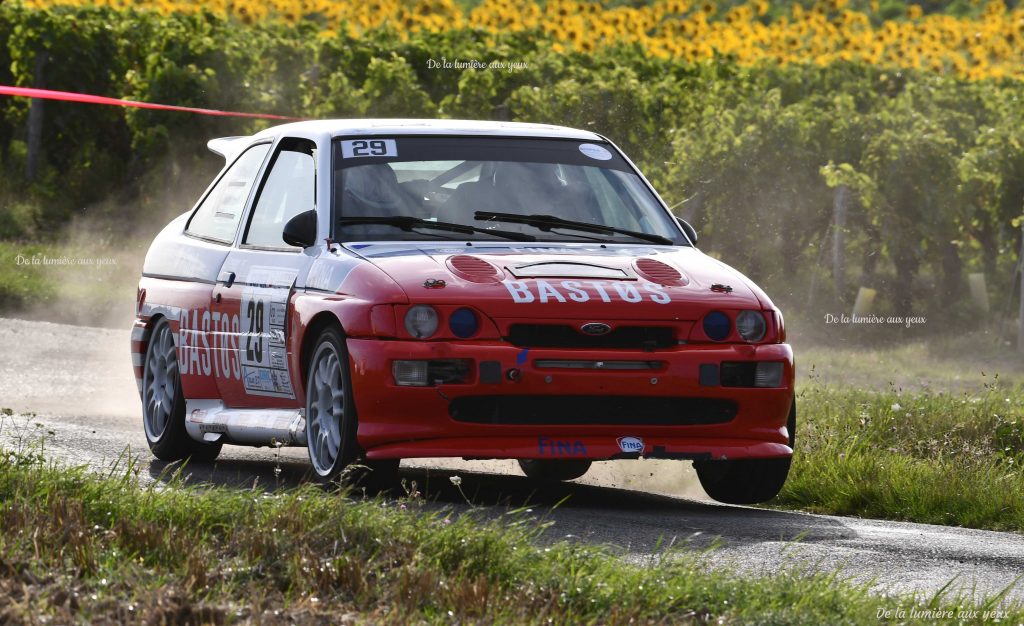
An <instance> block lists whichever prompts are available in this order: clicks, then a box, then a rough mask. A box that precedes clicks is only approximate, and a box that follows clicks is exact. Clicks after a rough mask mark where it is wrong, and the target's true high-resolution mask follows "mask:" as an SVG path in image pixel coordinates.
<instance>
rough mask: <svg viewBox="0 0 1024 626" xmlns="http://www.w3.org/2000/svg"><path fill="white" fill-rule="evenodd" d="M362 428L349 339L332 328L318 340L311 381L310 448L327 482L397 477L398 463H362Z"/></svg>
mask: <svg viewBox="0 0 1024 626" xmlns="http://www.w3.org/2000/svg"><path fill="white" fill-rule="evenodd" d="M357 424H358V420H357V418H356V407H355V400H354V399H353V394H352V378H351V376H350V374H349V370H348V350H346V349H345V339H344V337H343V336H342V334H341V330H340V329H338V328H336V327H330V328H327V329H325V330H324V331H323V332H322V333H321V334H320V337H319V338H318V339H317V342H316V346H315V347H314V348H313V356H312V357H311V358H310V360H309V367H308V374H307V377H306V448H307V450H308V451H309V460H310V462H312V464H313V469H314V471H316V474H317V477H318V478H319V479H320V481H321V482H324V483H329V482H332V481H334V480H335V479H338V478H339V477H341V476H344V479H345V481H346V482H349V483H351V484H362V485H366V486H370V485H373V486H384V485H386V484H387V483H388V481H389V480H390V479H391V478H392V477H393V476H394V475H395V474H397V472H398V463H399V462H398V460H397V459H388V460H382V461H365V460H363V461H359V459H360V457H361V456H362V453H363V451H362V449H361V448H360V447H359V444H358V443H357V441H356V426H357ZM357 461H359V462H358V463H357ZM346 468H350V469H349V471H346Z"/></svg>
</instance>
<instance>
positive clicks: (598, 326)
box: [580, 322, 612, 336]
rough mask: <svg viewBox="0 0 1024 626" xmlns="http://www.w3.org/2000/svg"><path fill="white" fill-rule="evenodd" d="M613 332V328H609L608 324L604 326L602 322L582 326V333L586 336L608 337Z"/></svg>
mask: <svg viewBox="0 0 1024 626" xmlns="http://www.w3.org/2000/svg"><path fill="white" fill-rule="evenodd" d="M611 330H612V327H611V326H609V325H608V324H604V323H602V322H590V323H588V324H584V325H583V326H580V332H582V333H583V334H584V335H593V336H597V335H607V334H608V333H609V332H611Z"/></svg>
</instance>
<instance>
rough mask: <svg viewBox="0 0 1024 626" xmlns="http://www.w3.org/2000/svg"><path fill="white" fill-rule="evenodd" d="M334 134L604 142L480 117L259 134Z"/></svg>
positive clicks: (305, 125) (336, 124)
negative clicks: (523, 138) (492, 137)
mask: <svg viewBox="0 0 1024 626" xmlns="http://www.w3.org/2000/svg"><path fill="white" fill-rule="evenodd" d="M290 134H299V135H305V136H310V135H320V136H323V135H330V136H331V137H342V136H346V137H347V136H353V135H386V134H395V135H488V136H499V137H548V138H555V139H580V140H584V141H601V140H602V137H601V136H600V135H598V134H597V133H592V132H590V131H586V130H578V129H575V128H567V127H565V126H552V125H550V124H526V123H522V122H486V121H479V120H414V119H366V120H310V121H306V122H293V123H291V124H282V125H280V126H274V127H272V128H268V129H266V130H264V131H262V132H260V133H258V134H257V135H255V136H256V137H278V136H280V135H290Z"/></svg>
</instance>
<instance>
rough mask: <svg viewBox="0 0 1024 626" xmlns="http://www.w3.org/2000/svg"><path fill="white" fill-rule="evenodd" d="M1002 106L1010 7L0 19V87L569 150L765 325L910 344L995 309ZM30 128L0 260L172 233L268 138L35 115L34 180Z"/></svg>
mask: <svg viewBox="0 0 1024 626" xmlns="http://www.w3.org/2000/svg"><path fill="white" fill-rule="evenodd" d="M1022 81H1024V8H1018V7H1008V6H1007V5H1005V4H1004V3H1003V2H1001V1H999V0H995V1H992V2H988V3H975V2H971V0H960V2H955V1H954V2H952V3H950V2H946V3H943V2H933V3H931V4H929V3H922V4H903V3H902V2H898V1H897V0H883V1H882V4H881V5H879V3H878V2H874V1H873V0H872V1H863V2H862V1H859V0H854V1H853V2H850V3H848V2H847V1H846V0H827V1H825V2H814V3H811V2H791V3H768V2H765V1H763V0H755V1H753V2H725V3H721V4H715V3H712V2H699V3H691V2H688V1H687V0H657V1H655V2H646V3H635V2H634V3H616V2H604V3H599V2H590V1H586V0H547V1H537V2H513V1H511V0H482V1H480V2H469V1H467V2H453V1H452V0H416V1H408V2H402V1H398V0H366V1H365V2H360V3H338V2H331V1H329V0H268V1H265V2H261V1H258V0H213V1H211V2H203V3H200V2H192V1H189V0H100V1H97V2H80V1H78V0H21V1H15V2H10V1H9V0H8V1H7V2H3V3H2V4H0V84H5V85H18V86H29V87H45V88H48V89H61V90H68V91H77V92H84V93H91V94H98V95H106V96H114V97H124V98H130V99H133V100H142V101H150V102H160V103H167V104H179V105H186V106H198V107H206V108H215V109H226V110H235V111H259V112H268V113H280V114H285V115H292V116H297V117H368V116H373V117H451V118H472V119H504V120H517V121H534V122H548V123H556V124H565V125H569V126H575V127H580V128H587V129H593V130H596V131H597V132H600V133H602V134H604V135H606V136H608V137H609V138H610V139H612V140H613V141H615V142H616V143H617V144H618V145H619V146H620V147H622V148H623V149H624V150H625V151H626V152H627V154H629V155H630V156H631V157H632V158H633V160H634V161H636V162H637V163H638V165H640V166H641V168H642V169H643V170H644V172H645V173H646V174H647V175H648V177H649V178H650V179H651V180H652V182H653V183H654V185H655V186H656V187H657V188H658V189H659V191H660V192H661V194H662V195H663V197H664V198H665V200H666V201H667V202H668V203H669V204H670V205H671V206H673V207H674V210H675V211H676V212H677V214H679V215H681V216H684V217H686V218H687V219H689V220H691V221H692V222H693V223H694V225H695V226H696V227H697V229H698V230H699V231H700V232H701V237H702V240H701V245H702V247H703V248H704V249H705V251H708V252H709V253H711V254H715V255H718V256H721V257H722V258H723V259H725V260H727V262H729V263H730V264H732V265H735V266H736V267H737V268H738V269H740V270H741V271H744V272H745V273H747V274H748V275H750V276H751V277H752V278H754V279H755V280H757V281H759V282H760V283H762V284H763V285H764V286H765V287H766V288H767V289H768V291H769V292H771V293H773V294H777V296H776V297H777V299H778V300H779V301H780V303H781V304H783V305H786V304H787V303H788V302H793V303H795V304H796V305H797V307H804V308H807V307H808V306H810V305H809V303H817V304H815V306H816V307H817V308H816V309H815V310H818V309H821V310H824V309H826V308H827V307H830V306H835V305H837V304H842V305H844V306H848V305H849V304H850V303H851V302H852V299H853V297H854V295H855V294H856V291H857V288H858V287H860V286H868V287H873V288H876V289H877V290H878V291H879V301H878V305H879V307H881V309H883V310H891V311H896V312H901V313H903V314H909V313H915V314H919V315H929V316H931V317H932V318H933V319H940V318H948V319H957V320H966V321H970V320H976V319H979V316H978V315H977V313H978V312H977V311H976V310H974V309H972V308H971V304H970V303H969V302H967V301H965V299H964V298H963V297H962V296H961V295H960V294H963V293H966V292H967V287H966V284H967V275H968V274H969V273H975V272H984V274H985V275H986V279H987V281H988V283H989V286H990V289H991V290H992V291H993V293H1002V294H1005V298H1004V297H1003V296H999V297H998V298H994V300H993V306H994V307H996V308H1000V307H1002V308H1006V307H1008V306H1009V303H1010V301H1011V298H1010V296H1011V295H1012V293H1013V287H1012V285H1013V284H1014V280H1015V279H1014V273H1015V271H1017V270H1016V268H1017V265H1018V260H1019V254H1018V251H1019V250H1020V244H1021V234H1020V233H1021V228H1020V225H1021V217H1022V214H1024V82H1022ZM29 109H30V105H29V101H27V100H24V99H6V100H0V170H2V171H3V176H2V177H0V238H7V239H12V238H16V239H22V240H25V239H45V238H47V237H52V236H53V235H54V233H57V232H60V231H61V229H63V228H65V226H66V225H67V224H68V223H69V221H70V220H72V219H73V218H74V217H76V216H79V215H82V214H88V215H91V216H100V217H107V218H109V220H110V222H111V224H113V226H112V228H115V229H116V228H117V225H118V224H123V223H126V222H131V223H138V222H139V221H140V220H145V219H146V218H147V217H152V218H153V219H154V220H156V221H159V220H157V216H163V215H165V214H166V212H167V211H168V210H171V209H177V210H180V211H183V210H186V209H187V208H188V207H189V206H190V204H191V203H192V202H193V201H194V200H195V198H196V197H197V196H198V194H199V193H200V192H201V187H202V186H203V184H205V182H206V181H208V180H209V177H210V176H212V171H211V170H216V168H217V167H218V166H219V165H220V164H219V162H217V159H216V158H213V157H211V156H210V155H209V154H208V153H207V152H206V150H205V142H206V140H207V139H209V138H211V137H215V136H221V135H233V134H242V133H250V132H253V131H255V130H258V129H259V128H261V127H263V126H265V125H267V124H268V122H263V121H252V120H237V119H225V118H209V117H201V116H195V115H191V114H186V113H169V112H159V111H147V110H138V109H121V108H117V107H96V106H87V105H79V104H71V103H62V102H47V103H45V105H43V116H44V120H45V122H44V124H43V125H42V128H41V131H40V132H41V139H39V140H38V143H39V145H40V146H41V149H39V150H38V151H37V152H38V154H35V155H34V156H33V155H31V154H30V152H32V151H31V150H29V144H30V143H31V142H30V138H29V131H28V119H29ZM30 161H31V167H29V165H30V163H29V162H30ZM29 172H31V176H30V175H28V174H29ZM167 189H174V190H176V191H178V192H179V193H178V194H177V196H176V197H175V200H174V202H170V201H169V200H168V198H169V196H168V194H166V193H164V191H166V190H167ZM111 198H114V199H115V200H114V201H112V200H111ZM841 201H842V202H846V203H847V204H848V205H849V206H848V207H847V210H846V212H845V214H844V215H845V217H844V219H843V220H842V221H841V223H839V224H836V220H835V217H834V216H835V215H836V211H835V208H836V206H837V203H839V202H841ZM167 204H172V205H173V206H171V207H168V206H165V205H167ZM128 214H130V219H127V220H126V219H125V217H126V215H128ZM159 219H162V217H160V218H159ZM837 232H838V233H840V235H841V237H840V238H839V240H840V241H841V250H840V252H841V256H842V259H843V263H842V264H841V265H840V266H837V265H835V264H834V263H833V259H834V254H835V252H836V243H835V242H836V241H837V239H836V233H837ZM837 267H838V269H839V270H841V271H839V272H837ZM1003 300H1005V301H1006V302H1003Z"/></svg>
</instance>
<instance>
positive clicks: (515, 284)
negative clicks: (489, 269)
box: [501, 280, 672, 304]
mask: <svg viewBox="0 0 1024 626" xmlns="http://www.w3.org/2000/svg"><path fill="white" fill-rule="evenodd" d="M501 283H502V284H503V285H505V289H507V290H508V293H509V295H510V296H512V302H513V303H514V304H530V303H532V302H539V303H540V304H548V303H549V302H558V303H561V304H565V303H567V302H580V303H582V302H612V301H620V302H628V303H630V304H636V303H638V302H643V301H644V300H649V301H651V302H654V303H656V304H668V303H669V302H671V301H672V296H670V295H669V294H668V292H666V291H665V290H664V288H662V287H661V285H656V284H654V283H640V284H634V283H631V282H619V281H615V282H608V281H602V280H563V281H561V282H557V283H554V284H552V283H551V282H548V281H546V280H536V281H533V283H532V284H530V283H527V282H526V281H522V280H503V281H501Z"/></svg>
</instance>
